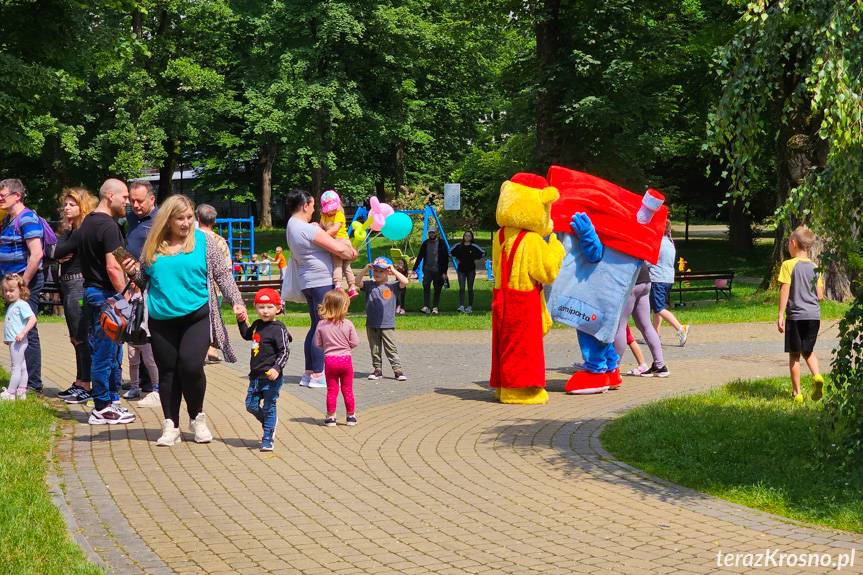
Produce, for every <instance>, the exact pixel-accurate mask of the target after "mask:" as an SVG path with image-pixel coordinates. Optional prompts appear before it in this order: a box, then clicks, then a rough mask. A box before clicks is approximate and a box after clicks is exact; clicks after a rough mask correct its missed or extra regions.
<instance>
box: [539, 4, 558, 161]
mask: <svg viewBox="0 0 863 575" xmlns="http://www.w3.org/2000/svg"><path fill="white" fill-rule="evenodd" d="M534 22H535V24H534V31H535V35H536V66H537V85H538V86H539V90H538V99H537V102H536V148H535V149H534V163H535V164H536V166H546V167H547V166H548V165H550V164H556V163H558V159H559V158H560V141H559V139H558V138H557V135H556V134H555V126H554V115H555V113H556V112H557V108H558V104H559V98H558V96H557V87H556V84H555V80H554V70H555V69H556V67H557V64H558V62H557V60H558V39H559V37H560V31H561V23H560V0H546V1H545V2H540V3H538V5H537V7H536V12H535V14H534Z"/></svg>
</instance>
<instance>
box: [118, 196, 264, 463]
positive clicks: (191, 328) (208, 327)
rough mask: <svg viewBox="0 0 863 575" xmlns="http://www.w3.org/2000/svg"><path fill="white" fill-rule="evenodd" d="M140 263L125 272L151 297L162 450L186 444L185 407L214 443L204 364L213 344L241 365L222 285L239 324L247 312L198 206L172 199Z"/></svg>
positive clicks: (199, 437)
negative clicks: (225, 317)
mask: <svg viewBox="0 0 863 575" xmlns="http://www.w3.org/2000/svg"><path fill="white" fill-rule="evenodd" d="M141 259H142V261H141V263H140V264H138V262H136V261H135V260H133V259H131V258H129V259H126V260H124V261H123V267H124V268H125V269H126V272H127V273H129V275H133V276H134V277H135V283H136V284H137V285H139V286H140V287H141V288H142V289H144V290H145V291H144V294H145V301H146V302H147V315H148V318H149V319H148V322H149V323H148V325H149V328H150V336H151V339H152V344H153V352H154V355H155V357H156V364H157V366H158V367H159V391H160V394H161V402H162V412H163V413H164V416H165V421H164V422H163V424H162V436H161V437H160V438H159V440H158V441H157V442H156V444H157V445H165V446H169V445H174V444H176V443H179V442H180V441H181V440H182V435H181V433H180V429H179V426H180V402H181V400H182V399H185V400H186V408H187V410H188V413H189V419H190V424H189V429H190V430H191V431H192V432H193V433H194V434H195V441H197V442H198V443H208V442H210V441H211V440H212V439H213V435H212V434H211V433H210V430H209V429H208V428H207V420H206V415H205V414H204V394H205V392H206V389H207V377H206V375H205V374H204V358H205V357H206V355H207V349H208V347H209V345H210V342H211V341H212V342H214V345H215V346H216V347H219V348H221V350H222V353H223V354H224V356H225V361H227V362H230V363H234V362H236V361H237V358H236V356H235V355H234V351H233V349H232V348H231V342H230V340H229V339H228V332H227V330H226V329H225V324H224V323H223V322H222V315H221V312H220V310H219V304H218V299H217V297H216V290H215V284H218V286H219V288H220V289H221V291H222V294H224V296H225V298H226V299H227V300H228V301H229V302H231V304H232V305H233V309H234V313H235V314H236V316H237V320H238V321H246V319H247V314H246V306H245V304H244V303H243V299H242V296H241V295H240V292H239V290H238V289H237V284H236V282H234V278H233V276H232V275H231V268H230V267H229V266H228V264H227V262H226V261H225V256H224V255H223V254H222V252H221V251H220V250H219V246H218V245H217V243H216V241H215V240H213V239H211V238H210V237H207V236H206V235H205V234H204V232H202V231H200V230H196V229H195V210H194V205H193V204H192V202H191V201H190V200H189V199H188V198H186V197H185V196H171V197H169V198H168V199H167V200H166V201H165V202H164V203H163V204H162V207H161V209H160V210H159V213H158V215H157V216H156V219H155V221H154V222H153V227H152V229H151V230H150V233H149V235H148V236H147V241H146V242H145V243H144V249H143V252H142V253H141Z"/></svg>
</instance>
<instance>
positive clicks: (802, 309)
mask: <svg viewBox="0 0 863 575" xmlns="http://www.w3.org/2000/svg"><path fill="white" fill-rule="evenodd" d="M813 243H815V234H814V233H813V232H812V230H810V229H809V228H807V227H806V226H800V227H798V228H797V229H796V230H794V231H793V232H791V237H790V238H789V240H788V253H790V254H791V258H792V259H790V260H785V261H784V262H782V268H781V269H780V270H779V283H780V284H781V287H780V288H779V318H778V320H777V326H778V327H779V333H784V334H785V351H786V352H787V353H788V366H789V368H790V369H791V383H792V384H793V386H794V391H793V392H792V397H793V398H794V401H795V402H797V403H802V402H803V394H801V393H800V356H801V355H802V356H803V359H804V360H806V365H808V366H809V371H810V372H812V380H813V381H814V383H815V390H814V391H813V392H812V400H813V401H818V400H819V399H821V396H822V395H823V393H824V378H823V377H821V374H820V373H819V370H818V358H816V357H815V352H814V349H815V340H816V339H817V338H818V329H819V328H820V327H821V306H820V305H818V302H819V301H820V300H822V299H824V283H823V282H822V281H821V274H819V273H818V270H817V269H816V268H815V264H814V263H812V260H810V259H809V249H810V248H811V247H812V244H813Z"/></svg>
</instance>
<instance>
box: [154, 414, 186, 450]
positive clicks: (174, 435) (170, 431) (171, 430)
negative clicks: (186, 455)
mask: <svg viewBox="0 0 863 575" xmlns="http://www.w3.org/2000/svg"><path fill="white" fill-rule="evenodd" d="M181 441H183V434H182V433H181V432H180V430H179V429H177V428H176V427H174V422H173V421H171V420H170V419H166V420H165V421H163V422H162V437H160V438H159V439H157V440H156V445H159V446H162V447H170V446H172V445H177V444H178V443H180V442H181Z"/></svg>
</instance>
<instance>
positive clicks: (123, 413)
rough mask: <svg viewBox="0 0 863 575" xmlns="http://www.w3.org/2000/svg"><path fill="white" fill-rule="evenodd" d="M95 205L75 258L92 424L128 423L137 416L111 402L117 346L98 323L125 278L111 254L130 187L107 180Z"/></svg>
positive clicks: (117, 367)
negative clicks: (88, 359)
mask: <svg viewBox="0 0 863 575" xmlns="http://www.w3.org/2000/svg"><path fill="white" fill-rule="evenodd" d="M99 200H100V201H99V206H98V207H97V208H96V209H95V210H93V211H92V212H90V213H89V214H87V217H85V218H84V221H83V222H82V223H81V228H80V230H79V233H80V243H79V250H78V257H79V258H80V260H81V274H82V275H83V276H84V319H85V320H86V321H87V329H88V332H89V336H90V341H91V342H92V346H93V348H92V350H91V351H92V362H93V368H92V379H93V385H92V395H93V402H94V403H95V409H93V411H92V413H91V414H90V425H105V424H110V425H113V424H118V423H131V422H133V421H135V415H134V414H132V413H129V412H128V411H127V410H126V409H124V408H122V407H119V406H118V405H114V404H113V395H114V394H116V393H117V391H118V390H119V387H118V389H111V387H112V386H118V384H119V377H118V376H119V370H120V364H119V346H118V344H117V343H115V342H114V340H112V339H111V338H110V337H108V336H107V334H105V332H104V330H103V329H102V325H101V324H100V323H99V316H100V315H101V311H102V305H103V304H104V303H105V302H106V301H107V300H108V298H110V297H112V296H114V295H116V294H117V293H119V292H120V291H122V290H123V287H125V285H126V276H125V274H124V273H123V268H122V267H121V266H120V262H119V261H117V258H116V257H114V253H113V252H114V250H116V249H117V248H119V247H123V236H122V233H121V232H120V226H119V225H117V221H116V218H121V217H123V216H124V215H125V213H126V206H128V205H129V189H128V188H127V187H126V184H124V183H123V182H121V181H120V180H115V179H109V180H107V181H105V183H104V184H102V187H101V188H100V189H99ZM117 401H118V402H119V399H118V400H117Z"/></svg>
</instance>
